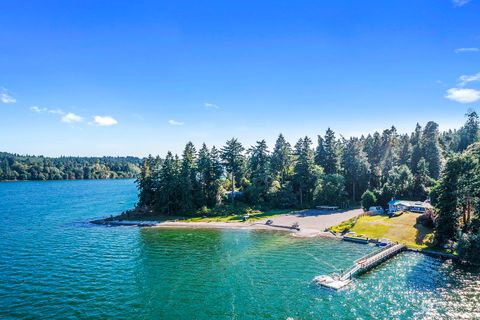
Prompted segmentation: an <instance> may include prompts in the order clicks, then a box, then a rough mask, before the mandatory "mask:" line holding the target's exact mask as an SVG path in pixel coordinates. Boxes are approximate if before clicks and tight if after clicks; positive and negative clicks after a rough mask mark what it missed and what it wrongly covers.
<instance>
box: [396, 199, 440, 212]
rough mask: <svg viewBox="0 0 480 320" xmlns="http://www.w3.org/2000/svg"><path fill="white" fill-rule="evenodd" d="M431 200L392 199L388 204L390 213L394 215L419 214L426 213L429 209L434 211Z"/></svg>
mask: <svg viewBox="0 0 480 320" xmlns="http://www.w3.org/2000/svg"><path fill="white" fill-rule="evenodd" d="M432 208H433V207H432V205H431V204H430V201H429V200H426V201H423V202H422V201H408V200H395V199H392V200H390V202H389V203H388V212H389V213H394V212H397V211H411V212H417V213H424V212H425V211H426V210H427V209H432Z"/></svg>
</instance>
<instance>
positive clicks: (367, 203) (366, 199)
mask: <svg viewBox="0 0 480 320" xmlns="http://www.w3.org/2000/svg"><path fill="white" fill-rule="evenodd" d="M376 203H377V197H376V196H375V194H374V193H373V192H372V191H370V190H366V191H365V192H364V193H363V194H362V207H363V209H364V210H368V208H370V207H373V206H375V204H376Z"/></svg>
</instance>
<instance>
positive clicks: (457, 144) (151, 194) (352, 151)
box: [137, 111, 480, 254]
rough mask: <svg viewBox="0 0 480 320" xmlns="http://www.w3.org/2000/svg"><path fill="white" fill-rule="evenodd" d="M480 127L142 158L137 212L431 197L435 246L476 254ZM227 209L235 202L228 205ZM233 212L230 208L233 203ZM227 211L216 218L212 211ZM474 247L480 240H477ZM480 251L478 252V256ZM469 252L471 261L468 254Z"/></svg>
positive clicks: (472, 118) (331, 135) (471, 121)
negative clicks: (456, 244)
mask: <svg viewBox="0 0 480 320" xmlns="http://www.w3.org/2000/svg"><path fill="white" fill-rule="evenodd" d="M478 139H479V120H478V115H477V113H476V112H474V111H470V112H469V113H467V114H466V122H465V124H464V125H463V126H462V127H461V128H460V129H458V130H449V131H446V132H439V129H438V124H437V123H435V122H433V121H430V122H428V123H427V124H425V126H423V127H422V126H420V125H419V124H417V126H416V128H415V130H414V131H413V132H412V133H410V134H399V133H398V132H397V130H396V128H395V127H393V126H392V127H391V128H388V129H385V130H384V131H383V132H381V133H380V132H375V133H373V134H369V135H367V136H361V137H351V138H349V139H345V138H343V137H341V136H340V137H337V136H336V134H335V132H333V131H332V130H331V129H330V128H329V129H327V130H326V132H325V134H324V135H319V136H318V137H317V143H316V145H315V146H314V144H313V141H312V139H311V138H309V137H303V138H300V139H299V140H298V141H297V143H295V145H294V146H291V145H290V143H288V142H287V140H286V139H285V137H284V136H283V135H282V134H280V135H279V136H278V139H277V140H276V142H275V145H274V146H273V149H272V150H271V151H270V149H269V148H268V146H267V143H266V142H265V140H260V141H258V142H257V143H256V144H255V145H254V146H251V147H250V148H248V149H246V148H245V147H244V146H243V145H242V144H241V143H240V142H239V141H238V140H237V139H235V138H233V139H231V140H229V141H227V142H226V144H225V145H224V146H223V147H221V148H220V149H218V148H216V147H215V146H213V147H211V148H209V147H207V145H206V144H203V145H202V146H201V148H200V149H199V150H198V151H197V150H196V148H195V146H194V145H193V144H192V143H191V142H189V143H188V144H187V145H186V147H185V149H184V151H183V154H182V156H181V157H179V156H177V155H174V154H172V153H171V152H168V153H167V155H166V156H165V157H164V158H160V157H159V156H157V157H152V156H149V157H148V158H146V159H144V162H143V165H142V171H141V174H140V176H139V178H138V180H137V183H138V188H139V202H138V206H137V209H139V210H142V211H144V212H150V213H162V214H178V213H181V214H184V215H188V214H192V215H193V214H203V215H205V214H218V213H220V214H221V212H222V210H223V212H228V210H226V208H228V206H231V205H236V206H249V207H255V208H258V207H261V208H307V207H312V206H315V205H338V206H342V207H347V206H349V205H356V204H358V203H360V202H361V203H362V204H363V206H364V207H367V208H368V207H369V206H371V205H381V206H386V205H387V202H388V201H389V200H390V199H391V198H397V199H409V200H421V201H424V200H426V199H428V198H430V197H431V198H432V203H433V204H434V205H435V206H436V207H437V208H438V212H437V213H436V215H435V220H436V224H437V232H436V244H437V245H439V246H441V245H444V244H445V243H447V242H448V241H450V240H454V241H460V242H461V243H462V246H463V247H462V248H466V249H465V250H464V251H465V252H472V251H471V250H470V249H468V247H469V246H473V245H474V244H473V243H476V245H477V246H480V236H479V234H478V232H479V229H480V216H479V215H480V210H479V209H480V207H479V205H480V194H479V190H480V180H479V179H480V160H479V158H480V144H479V143H476V142H477V141H478ZM230 203H231V204H230ZM227 204H229V205H227ZM219 207H220V208H222V210H215V208H219ZM473 240H475V241H473ZM476 249H477V252H478V250H479V249H480V248H478V247H477V248H476ZM466 254H467V253H466Z"/></svg>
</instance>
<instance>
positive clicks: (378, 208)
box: [368, 206, 385, 214]
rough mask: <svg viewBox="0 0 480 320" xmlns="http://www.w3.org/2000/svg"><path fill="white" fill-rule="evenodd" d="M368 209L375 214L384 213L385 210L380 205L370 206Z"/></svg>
mask: <svg viewBox="0 0 480 320" xmlns="http://www.w3.org/2000/svg"><path fill="white" fill-rule="evenodd" d="M368 211H370V212H373V213H376V214H384V213H385V210H383V208H382V207H380V206H377V207H370V209H368Z"/></svg>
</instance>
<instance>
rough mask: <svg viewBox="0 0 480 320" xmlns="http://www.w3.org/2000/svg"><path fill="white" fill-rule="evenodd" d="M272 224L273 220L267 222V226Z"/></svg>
mask: <svg viewBox="0 0 480 320" xmlns="http://www.w3.org/2000/svg"><path fill="white" fill-rule="evenodd" d="M272 223H273V220H267V222H265V224H266V225H267V226H269V225H271V224H272Z"/></svg>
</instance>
